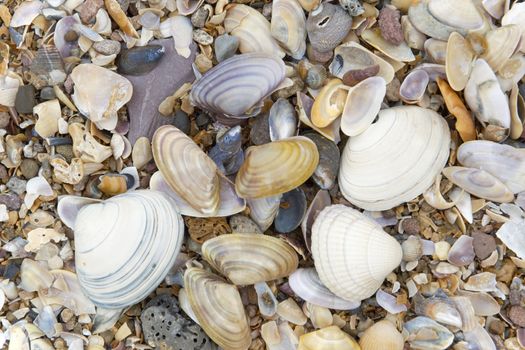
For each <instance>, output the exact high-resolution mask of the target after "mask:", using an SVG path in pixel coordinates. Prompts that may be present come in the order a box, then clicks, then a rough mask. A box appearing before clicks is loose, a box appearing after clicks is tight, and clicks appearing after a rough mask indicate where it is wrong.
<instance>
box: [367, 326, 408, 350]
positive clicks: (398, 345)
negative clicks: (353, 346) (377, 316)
mask: <svg viewBox="0 0 525 350" xmlns="http://www.w3.org/2000/svg"><path fill="white" fill-rule="evenodd" d="M359 345H360V346H361V350H403V347H404V345H405V341H404V340H403V336H402V335H401V333H399V331H398V330H397V328H396V327H395V326H394V325H393V324H392V322H390V321H387V320H381V321H379V322H377V323H375V324H374V325H372V326H371V327H370V328H368V329H367V330H366V331H365V332H364V333H363V335H362V336H361V338H360V339H359Z"/></svg>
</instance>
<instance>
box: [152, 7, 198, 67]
mask: <svg viewBox="0 0 525 350" xmlns="http://www.w3.org/2000/svg"><path fill="white" fill-rule="evenodd" d="M159 30H160V33H161V34H162V37H163V38H169V37H173V40H174V42H175V43H174V45H175V51H177V54H179V55H180V56H182V57H184V58H188V57H190V55H191V49H190V46H191V44H192V43H193V40H192V30H193V26H192V24H191V21H190V19H189V18H188V17H185V16H180V15H177V16H172V17H169V18H168V19H167V20H165V21H163V22H162V23H161V24H160V26H159Z"/></svg>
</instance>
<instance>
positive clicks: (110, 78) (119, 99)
mask: <svg viewBox="0 0 525 350" xmlns="http://www.w3.org/2000/svg"><path fill="white" fill-rule="evenodd" d="M71 79H72V80H73V83H74V84H75V92H74V94H73V95H71V98H72V99H73V102H74V103H75V105H76V106H77V108H78V110H79V111H80V112H81V113H82V114H84V115H85V116H87V117H88V118H89V119H90V120H91V121H92V122H94V123H95V124H96V125H97V127H98V128H100V129H105V130H113V129H114V128H115V126H117V121H118V116H117V111H118V110H119V109H120V108H121V107H122V106H124V105H125V104H126V103H127V102H128V101H129V100H130V99H131V95H132V93H133V86H132V85H131V82H130V81H129V80H128V79H126V78H124V77H123V76H121V75H120V74H117V73H115V72H112V71H110V70H109V69H106V68H102V67H99V66H97V65H94V64H79V65H78V66H76V67H75V68H74V69H73V71H72V72H71Z"/></svg>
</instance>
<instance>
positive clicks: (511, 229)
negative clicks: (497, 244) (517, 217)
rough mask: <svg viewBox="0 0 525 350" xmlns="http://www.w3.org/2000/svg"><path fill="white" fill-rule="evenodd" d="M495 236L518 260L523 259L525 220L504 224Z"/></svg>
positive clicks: (524, 257)
mask: <svg viewBox="0 0 525 350" xmlns="http://www.w3.org/2000/svg"><path fill="white" fill-rule="evenodd" d="M496 236H498V238H499V239H500V240H501V241H502V242H503V243H504V244H505V245H506V246H507V247H508V248H509V249H510V250H512V251H513V252H514V253H516V255H517V256H518V257H519V258H521V259H525V220H521V221H519V222H513V221H508V222H506V223H505V224H503V226H501V227H500V229H499V230H498V231H497V232H496Z"/></svg>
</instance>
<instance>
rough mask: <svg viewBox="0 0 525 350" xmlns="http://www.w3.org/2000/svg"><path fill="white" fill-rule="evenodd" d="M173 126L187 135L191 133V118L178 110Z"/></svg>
mask: <svg viewBox="0 0 525 350" xmlns="http://www.w3.org/2000/svg"><path fill="white" fill-rule="evenodd" d="M173 125H174V126H175V127H177V128H178V129H179V130H181V131H182V132H183V133H185V134H186V135H188V134H189V132H190V118H189V117H188V115H187V114H186V113H184V111H181V110H178V111H177V112H176V113H175V116H174V118H173Z"/></svg>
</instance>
